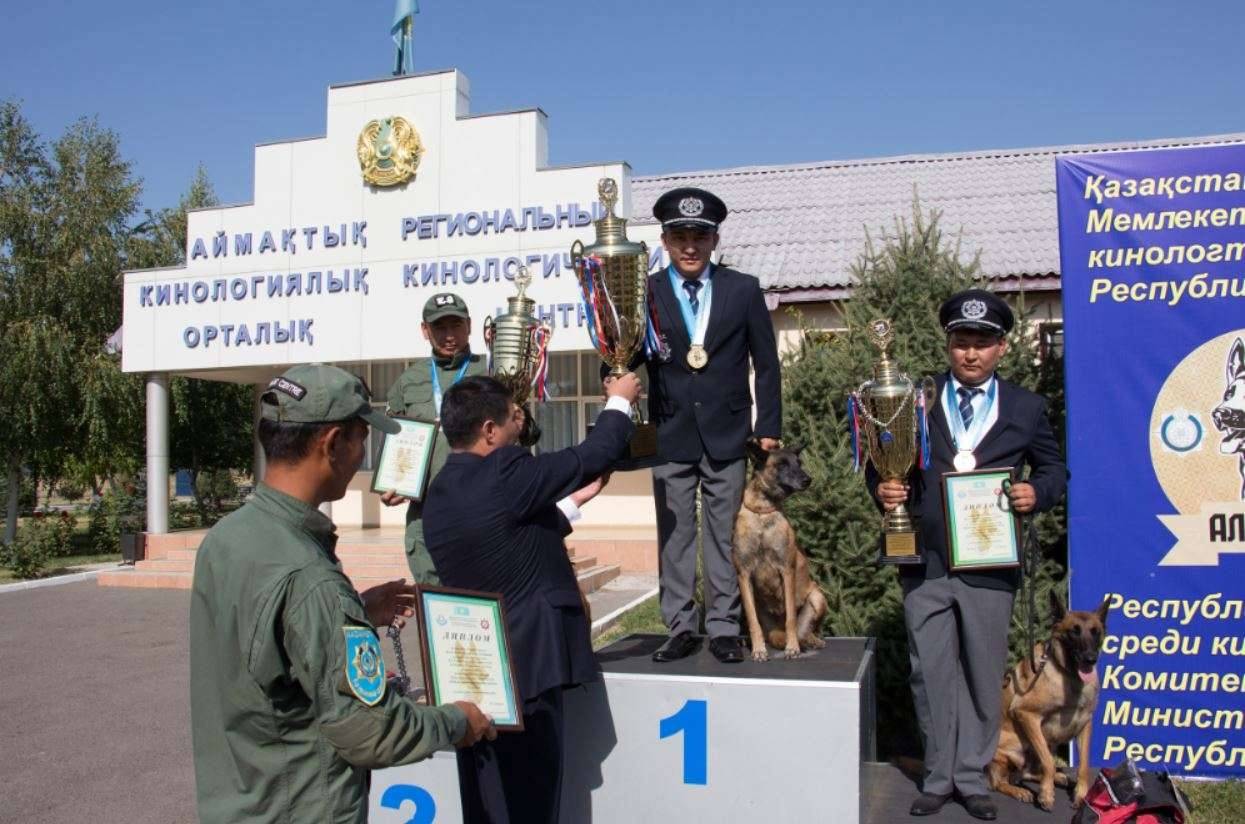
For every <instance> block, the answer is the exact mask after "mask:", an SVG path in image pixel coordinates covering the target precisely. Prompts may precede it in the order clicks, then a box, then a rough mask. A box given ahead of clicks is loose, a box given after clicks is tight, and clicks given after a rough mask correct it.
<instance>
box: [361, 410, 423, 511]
mask: <svg viewBox="0 0 1245 824" xmlns="http://www.w3.org/2000/svg"><path fill="white" fill-rule="evenodd" d="M393 420H394V421H397V423H398V424H399V425H400V426H401V427H402V431H401V432H399V433H398V434H396V435H385V440H384V441H383V442H382V443H381V447H380V457H379V458H377V459H376V468H375V469H374V470H373V471H372V491H373V492H396V493H398V494H399V495H402V496H403V497H406V498H410V499H411V500H413V501H418V500H420V499H422V498H423V497H424V492H425V491H426V488H427V485H428V468H429V466H431V463H432V450H433V449H434V448H435V447H436V445H437V425H436V424H435V423H430V422H428V421H417V420H415V419H414V418H393Z"/></svg>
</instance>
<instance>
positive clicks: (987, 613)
mask: <svg viewBox="0 0 1245 824" xmlns="http://www.w3.org/2000/svg"><path fill="white" fill-rule="evenodd" d="M903 592H904V598H903V613H904V625H905V626H906V627H907V630H908V656H909V659H910V660H911V662H912V676H911V678H909V680H908V683H909V684H910V685H911V686H912V700H913V702H914V703H915V705H916V717H917V723H918V724H920V727H921V737H922V738H923V739H924V743H925V782H924V784H923V786H922V789H923V790H924V791H925V792H927V793H936V794H938V795H948V794H950V793H951V791H952V790H959V791H960V794H961V795H966V796H967V795H983V794H985V793H988V792H989V790H988V789H987V786H986V778H985V768H986V765H987V764H989V763H990V761H991V760H992V759H993V758H994V750H995V748H996V747H997V746H998V743H999V713H1000V711H1001V706H1000V703H1001V698H1002V690H1003V673H1004V672H1006V670H1007V630H1008V627H1009V626H1010V624H1011V615H1012V598H1013V597H1014V593H1011V592H1007V591H1005V590H997V589H986V588H984V587H972V586H969V585H968V584H966V583H964V582H963V581H962V580H960V579H959V578H958V577H957V576H954V575H952V576H947V577H943V578H934V579H931V580H912V579H905V580H904V581H903Z"/></svg>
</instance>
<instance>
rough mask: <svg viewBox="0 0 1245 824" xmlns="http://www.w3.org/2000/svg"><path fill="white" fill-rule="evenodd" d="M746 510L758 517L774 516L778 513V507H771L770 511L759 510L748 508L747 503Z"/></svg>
mask: <svg viewBox="0 0 1245 824" xmlns="http://www.w3.org/2000/svg"><path fill="white" fill-rule="evenodd" d="M744 509H746V510H748V511H749V512H755V513H756V514H757V515H772V514H774V513H775V512H777V511H778V507H776V506H771V507H770V508H769V509H757V508H756V507H754V506H748V504H747V502H744Z"/></svg>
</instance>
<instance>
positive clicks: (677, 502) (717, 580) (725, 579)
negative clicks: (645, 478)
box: [653, 455, 745, 638]
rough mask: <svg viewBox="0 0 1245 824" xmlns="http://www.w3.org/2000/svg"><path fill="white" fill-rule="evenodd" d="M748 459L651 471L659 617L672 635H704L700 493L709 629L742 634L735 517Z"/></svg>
mask: <svg viewBox="0 0 1245 824" xmlns="http://www.w3.org/2000/svg"><path fill="white" fill-rule="evenodd" d="M744 468H745V467H744V459H743V458H739V459H737V460H733V461H715V460H713V459H712V458H710V457H709V456H708V455H702V456H701V458H700V460H699V461H697V462H696V463H677V462H670V463H666V464H662V465H660V466H655V467H653V498H654V501H655V503H656V505H657V541H658V571H659V574H660V581H659V584H660V587H661V617H662V619H663V620H664V621H665V622H666V626H667V627H668V628H669V630H670V634H671V635H677V634H679V633H680V632H684V631H691V632H699V631H700V614H699V611H698V610H697V608H696V601H695V594H696V531H697V530H696V490H697V489H698V488H699V489H700V503H701V508H702V513H701V515H702V524H701V526H702V527H703V528H702V530H701V535H702V536H703V542H702V544H703V548H704V563H703V567H704V575H705V579H704V584H705V586H704V591H705V630H706V632H707V633H708V634H709V637H710V638H717V637H719V636H725V635H738V634H739V579H738V578H736V577H735V567H734V564H732V563H731V537H732V535H733V534H734V531H735V516H736V514H738V512H739V504H740V502H741V501H742V500H743V495H744Z"/></svg>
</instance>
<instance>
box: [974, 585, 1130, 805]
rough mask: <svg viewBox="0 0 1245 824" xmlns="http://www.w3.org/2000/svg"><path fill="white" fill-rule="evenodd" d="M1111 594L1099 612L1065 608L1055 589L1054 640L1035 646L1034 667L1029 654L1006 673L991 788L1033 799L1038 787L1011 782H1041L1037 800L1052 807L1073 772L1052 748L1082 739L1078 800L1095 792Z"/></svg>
mask: <svg viewBox="0 0 1245 824" xmlns="http://www.w3.org/2000/svg"><path fill="white" fill-rule="evenodd" d="M1108 602H1109V598H1104V599H1103V600H1102V604H1100V605H1099V607H1098V609H1097V610H1095V611H1094V612H1066V611H1065V610H1064V608H1063V602H1062V601H1060V600H1059V596H1058V595H1056V594H1055V593H1054V592H1052V593H1051V595H1050V606H1051V621H1052V624H1053V625H1054V626H1053V627H1052V629H1051V637H1050V640H1049V641H1046V642H1044V643H1041V644H1038V645H1036V646H1035V647H1034V648H1033V660H1034V661H1035V662H1036V665H1037V671H1036V673H1035V672H1034V669H1033V667H1032V666H1031V665H1030V662H1029V658H1028V657H1026V658H1025V659H1024V660H1022V661H1021V662H1020V663H1019V664H1017V665H1016V666H1015V667H1013V668H1012V670H1011V672H1009V673H1008V674H1007V675H1006V676H1005V677H1004V679H1003V714H1002V723H1001V725H1000V727H999V746H998V749H997V750H995V753H994V761H992V762H991V763H990V765H989V766H988V767H987V768H986V773H987V777H988V778H989V781H990V787H991V788H992V789H994V790H997V791H999V792H1001V793H1004V794H1006V795H1010V796H1011V797H1012V798H1015V799H1017V800H1018V801H1022V802H1024V803H1030V802H1032V801H1033V793H1031V792H1030V791H1029V790H1026V789H1024V788H1023V787H1018V786H1016V785H1015V784H1013V783H1012V781H1013V779H1014V778H1022V779H1031V780H1036V781H1038V782H1039V788H1038V794H1037V803H1038V806H1040V807H1041V808H1042V809H1044V810H1049V809H1050V808H1051V807H1052V805H1054V803H1055V786H1056V785H1058V786H1060V787H1066V786H1068V782H1069V778H1068V777H1067V776H1066V775H1064V774H1063V773H1060V772H1057V771H1056V769H1055V757H1054V756H1053V755H1052V754H1051V751H1052V750H1053V749H1055V748H1056V747H1058V746H1059V745H1061V744H1066V743H1068V742H1069V741H1071V740H1072V739H1073V738H1075V739H1076V744H1077V748H1078V750H1079V751H1078V753H1077V764H1078V767H1077V775H1076V790H1075V794H1074V796H1073V799H1074V801H1075V803H1076V804H1077V805H1080V803H1081V802H1082V801H1083V800H1084V798H1085V793H1086V792H1088V791H1089V784H1090V771H1089V736H1090V731H1091V728H1092V726H1093V724H1092V722H1093V718H1094V710H1095V709H1096V708H1097V706H1098V672H1097V669H1096V665H1097V663H1098V651H1099V650H1100V649H1101V648H1102V642H1103V639H1104V638H1105V637H1106V634H1107V605H1108Z"/></svg>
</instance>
